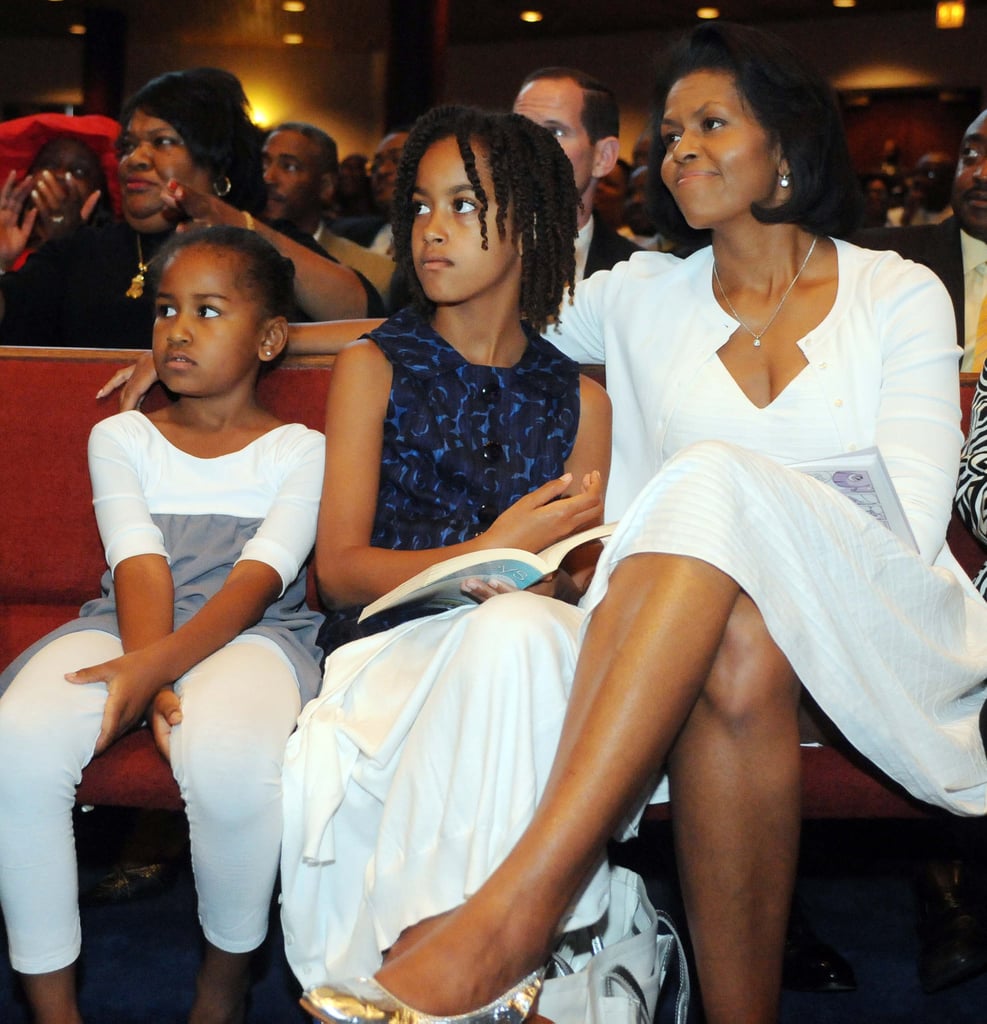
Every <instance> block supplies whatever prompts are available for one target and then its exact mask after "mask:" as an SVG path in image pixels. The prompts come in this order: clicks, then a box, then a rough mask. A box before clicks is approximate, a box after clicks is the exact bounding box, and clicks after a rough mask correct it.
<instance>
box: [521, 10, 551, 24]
mask: <svg viewBox="0 0 987 1024" xmlns="http://www.w3.org/2000/svg"><path fill="white" fill-rule="evenodd" d="M519 17H520V18H521V20H522V21H526V22H527V23H528V24H529V25H536V24H537V23H538V22H539V21H541V20H542V18H544V17H545V15H543V14H542V12H541V11H522V12H521V14H520V15H519Z"/></svg>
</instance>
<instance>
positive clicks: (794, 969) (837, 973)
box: [781, 901, 857, 992]
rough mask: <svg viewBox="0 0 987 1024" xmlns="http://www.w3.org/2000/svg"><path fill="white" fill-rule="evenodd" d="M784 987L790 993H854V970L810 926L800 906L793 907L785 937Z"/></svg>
mask: <svg viewBox="0 0 987 1024" xmlns="http://www.w3.org/2000/svg"><path fill="white" fill-rule="evenodd" d="M781 987H782V988H785V989H788V990H789V991H790V992H853V991H854V990H855V989H856V987H857V978H856V976H855V975H854V973H853V968H852V967H851V966H850V964H849V963H848V962H847V961H846V959H845V958H844V957H842V956H841V955H840V954H839V953H837V952H836V950H835V949H833V947H832V946H829V945H827V944H826V943H825V942H823V941H822V939H820V938H819V936H818V935H816V933H815V932H814V931H813V930H812V928H811V927H810V926H809V922H808V920H807V919H806V917H805V914H804V913H803V911H802V908H801V907H800V906H799V904H798V902H797V901H795V902H793V903H792V912H791V915H790V916H789V918H788V932H787V933H786V935H785V958H784V961H783V963H782V972H781Z"/></svg>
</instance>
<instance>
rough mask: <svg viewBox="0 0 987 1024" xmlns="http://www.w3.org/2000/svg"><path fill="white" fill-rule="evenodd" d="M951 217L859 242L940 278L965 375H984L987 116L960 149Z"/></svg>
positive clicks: (866, 235)
mask: <svg viewBox="0 0 987 1024" xmlns="http://www.w3.org/2000/svg"><path fill="white" fill-rule="evenodd" d="M947 212H950V213H951V214H952V216H950V217H948V218H947V219H945V220H943V221H942V222H941V223H938V224H924V225H920V226H913V227H908V228H894V229H892V230H881V229H875V230H871V231H861V232H859V233H858V234H857V235H856V236H855V237H854V241H855V242H857V243H858V244H860V245H863V246H866V247H867V248H869V249H893V250H894V251H895V252H898V253H900V254H901V255H902V256H904V257H906V258H907V259H910V260H914V261H915V262H916V263H923V264H924V265H925V266H927V267H929V268H930V269H931V270H934V271H935V272H936V274H938V275H939V277H940V278H941V279H942V282H943V284H945V286H946V290H947V291H948V292H949V297H950V298H951V299H952V301H953V312H954V314H955V316H956V333H957V337H958V338H959V340H960V344H962V346H963V358H962V361H961V363H960V369H961V370H964V371H969V372H973V373H979V372H980V370H981V368H982V367H983V365H984V357H985V355H987V110H984V111H983V112H982V113H981V114H980V115H979V116H978V117H977V118H976V119H975V120H974V121H973V122H972V123H971V124H970V126H969V127H968V128H967V130H966V132H965V133H964V136H963V141H962V142H961V143H960V153H959V161H958V163H957V165H956V174H955V176H954V177H953V180H952V185H951V204H950V205H949V206H948V207H947Z"/></svg>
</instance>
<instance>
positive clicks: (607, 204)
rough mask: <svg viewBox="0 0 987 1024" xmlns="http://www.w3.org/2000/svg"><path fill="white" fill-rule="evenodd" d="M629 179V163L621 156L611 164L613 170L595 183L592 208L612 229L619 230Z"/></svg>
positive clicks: (622, 218) (622, 219)
mask: <svg viewBox="0 0 987 1024" xmlns="http://www.w3.org/2000/svg"><path fill="white" fill-rule="evenodd" d="M630 180H631V165H630V164H629V163H628V162H627V161H626V160H624V159H623V158H622V157H621V158H618V160H617V162H616V163H615V164H614V165H613V170H612V171H611V172H610V173H609V174H605V175H604V176H603V177H602V178H600V180H599V181H598V182H597V183H596V195H595V196H594V198H593V209H594V210H596V212H597V213H598V214H599V215H600V216H601V217H602V218H603V221H604V223H605V224H606V225H607V227H609V228H613V229H614V231H619V230H620V226H621V224H623V222H624V203H625V202H627V189H628V186H629V185H630Z"/></svg>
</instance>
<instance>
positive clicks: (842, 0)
mask: <svg viewBox="0 0 987 1024" xmlns="http://www.w3.org/2000/svg"><path fill="white" fill-rule="evenodd" d="M833 6H834V7H856V6H857V0H833Z"/></svg>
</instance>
